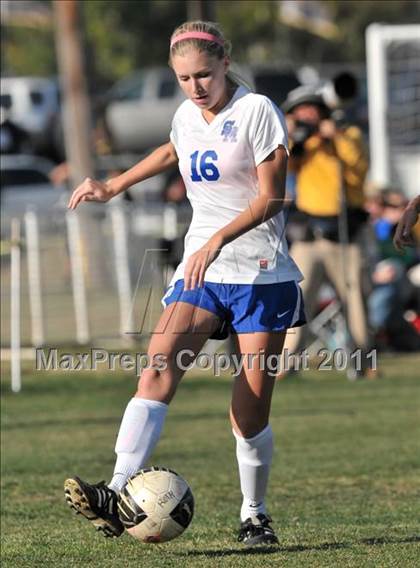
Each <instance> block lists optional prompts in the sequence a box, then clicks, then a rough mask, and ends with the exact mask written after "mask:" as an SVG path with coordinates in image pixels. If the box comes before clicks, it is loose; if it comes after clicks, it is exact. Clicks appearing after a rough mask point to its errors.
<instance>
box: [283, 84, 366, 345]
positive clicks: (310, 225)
mask: <svg viewBox="0 0 420 568" xmlns="http://www.w3.org/2000/svg"><path fill="white" fill-rule="evenodd" d="M284 110H285V112H286V115H287V123H288V128H289V136H290V138H291V142H292V144H291V156H290V160H289V171H290V173H291V174H292V175H293V176H294V177H295V181H296V208H297V226H298V230H294V231H293V232H292V235H293V236H292V239H293V242H292V246H291V256H292V257H293V259H294V260H295V262H297V263H298V265H299V266H300V267H301V270H302V272H303V274H304V277H305V280H304V281H303V282H302V289H303V293H304V298H305V305H306V308H307V313H308V315H309V318H311V317H313V316H314V315H315V313H316V309H317V300H318V292H319V289H320V286H321V284H322V283H323V281H324V278H325V277H327V278H328V279H329V280H330V282H331V283H332V284H333V285H334V287H335V290H336V293H337V295H338V296H339V298H340V299H341V301H342V302H343V303H344V304H345V306H346V308H347V310H346V312H347V314H348V323H349V331H350V333H351V336H352V340H353V344H354V345H353V346H354V347H355V348H360V349H362V350H363V351H364V352H365V351H366V350H368V349H369V348H370V347H371V345H370V339H369V335H368V326H367V317H366V307H365V302H364V299H363V298H364V295H363V291H362V268H363V266H362V265H363V258H362V251H361V246H360V244H359V243H358V237H359V234H360V231H361V229H362V227H363V226H364V224H365V222H366V219H367V214H366V212H365V211H364V210H363V203H364V193H363V186H364V181H365V176H366V172H367V169H368V164H367V159H366V155H365V151H364V147H363V142H362V136H361V133H360V131H359V130H358V129H357V128H356V127H354V126H347V127H340V128H339V127H338V126H337V125H336V123H335V122H334V121H333V120H331V119H330V112H329V109H328V108H327V107H326V105H325V103H324V100H323V98H322V97H321V95H318V94H317V93H316V92H314V91H312V90H310V89H308V88H307V87H299V88H297V89H295V90H293V91H291V92H290V93H289V96H288V98H287V100H286V102H285V104H284ZM342 212H343V213H344V214H345V216H346V218H345V220H344V222H345V221H347V229H348V230H345V231H344V234H343V233H342V232H341V233H340V228H341V229H342V228H343V220H342V221H341V222H340V214H341V213H342ZM340 224H341V227H340ZM344 228H345V225H344ZM295 229H296V223H295ZM347 233H348V234H347ZM340 241H341V242H340ZM343 255H344V262H345V266H344V265H343V264H342V263H343ZM292 331H293V333H288V335H287V340H286V344H285V347H286V348H287V349H288V352H289V353H290V354H291V353H296V352H297V351H299V350H300V349H301V348H303V347H304V335H303V332H302V330H300V329H299V330H292Z"/></svg>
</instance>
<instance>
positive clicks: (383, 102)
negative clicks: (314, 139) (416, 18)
mask: <svg viewBox="0 0 420 568" xmlns="http://www.w3.org/2000/svg"><path fill="white" fill-rule="evenodd" d="M366 57H367V79H368V108H369V149H370V162H371V180H372V182H373V183H374V184H375V185H378V186H379V187H385V186H386V185H388V184H389V182H390V177H391V173H390V167H389V163H390V160H389V140H388V133H387V128H386V124H387V115H386V112H387V105H388V101H387V82H386V57H385V45H384V35H383V27H382V26H381V25H380V24H371V25H370V26H368V28H367V30H366Z"/></svg>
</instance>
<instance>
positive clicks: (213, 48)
mask: <svg viewBox="0 0 420 568" xmlns="http://www.w3.org/2000/svg"><path fill="white" fill-rule="evenodd" d="M186 32H204V33H208V34H211V35H214V36H216V37H217V38H218V39H219V40H220V43H219V42H215V41H208V40H204V39H195V38H194V39H192V38H188V39H184V40H181V41H179V42H177V43H175V45H173V46H172V47H171V48H170V53H169V65H170V66H171V67H172V58H173V57H174V55H180V56H184V55H185V54H186V53H187V52H188V51H189V50H190V49H196V50H197V51H200V52H205V53H207V55H209V56H210V57H217V59H223V58H224V57H230V54H231V51H232V44H231V42H230V41H229V40H227V39H226V38H225V37H224V35H223V31H222V29H221V27H220V26H219V24H216V23H215V22H203V21H201V20H196V21H194V22H185V23H183V24H181V25H180V26H178V27H177V28H176V29H175V30H174V32H173V34H172V35H171V43H172V41H173V40H174V39H175V38H176V36H178V35H180V34H184V33H186ZM226 78H227V79H228V81H230V82H231V83H233V84H234V85H237V86H244V87H246V88H247V89H249V90H252V86H251V85H250V84H249V83H248V81H246V80H245V79H244V78H243V77H241V75H239V74H238V73H236V72H233V71H231V70H230V69H229V70H228V72H227V73H226Z"/></svg>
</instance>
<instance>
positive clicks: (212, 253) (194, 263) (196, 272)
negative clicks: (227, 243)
mask: <svg viewBox="0 0 420 568" xmlns="http://www.w3.org/2000/svg"><path fill="white" fill-rule="evenodd" d="M221 248H222V243H221V240H220V239H219V238H217V237H212V238H211V239H209V240H208V241H207V243H206V244H205V245H204V246H203V247H201V249H199V250H198V251H197V252H195V253H194V254H192V255H191V256H190V258H189V259H188V261H187V264H186V266H185V270H184V290H194V289H195V288H200V287H201V286H202V285H203V283H204V275H205V273H206V270H207V268H208V267H209V266H210V264H211V263H212V262H213V261H214V260H216V258H217V257H218V256H219V254H220V250H221Z"/></svg>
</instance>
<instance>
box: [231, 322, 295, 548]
mask: <svg viewBox="0 0 420 568" xmlns="http://www.w3.org/2000/svg"><path fill="white" fill-rule="evenodd" d="M236 339H237V352H238V355H239V354H240V355H242V356H243V361H244V365H243V368H242V371H241V373H240V375H239V376H237V377H236V378H235V382H234V385H233V393H232V404H231V409H230V417H231V423H232V428H233V433H234V436H235V438H236V456H237V460H238V468H239V478H240V483H241V491H242V495H243V502H242V507H241V529H240V533H239V540H241V541H243V542H244V544H246V545H248V546H249V545H255V544H276V543H278V540H277V537H276V536H275V534H274V531H273V529H272V528H271V527H270V524H269V523H270V522H271V519H270V517H268V515H267V511H266V507H265V495H266V491H267V484H268V478H269V472H270V466H271V461H272V455H273V434H272V430H271V426H270V424H269V415H270V406H271V397H272V392H273V387H274V384H275V375H276V373H277V372H278V369H279V368H280V354H281V352H282V349H283V344H284V339H285V332H262V333H261V332H260V333H247V334H238V335H237V336H236ZM254 355H256V356H255V357H254ZM277 362H278V364H279V367H277V366H276V363H277ZM270 369H271V370H270Z"/></svg>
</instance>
